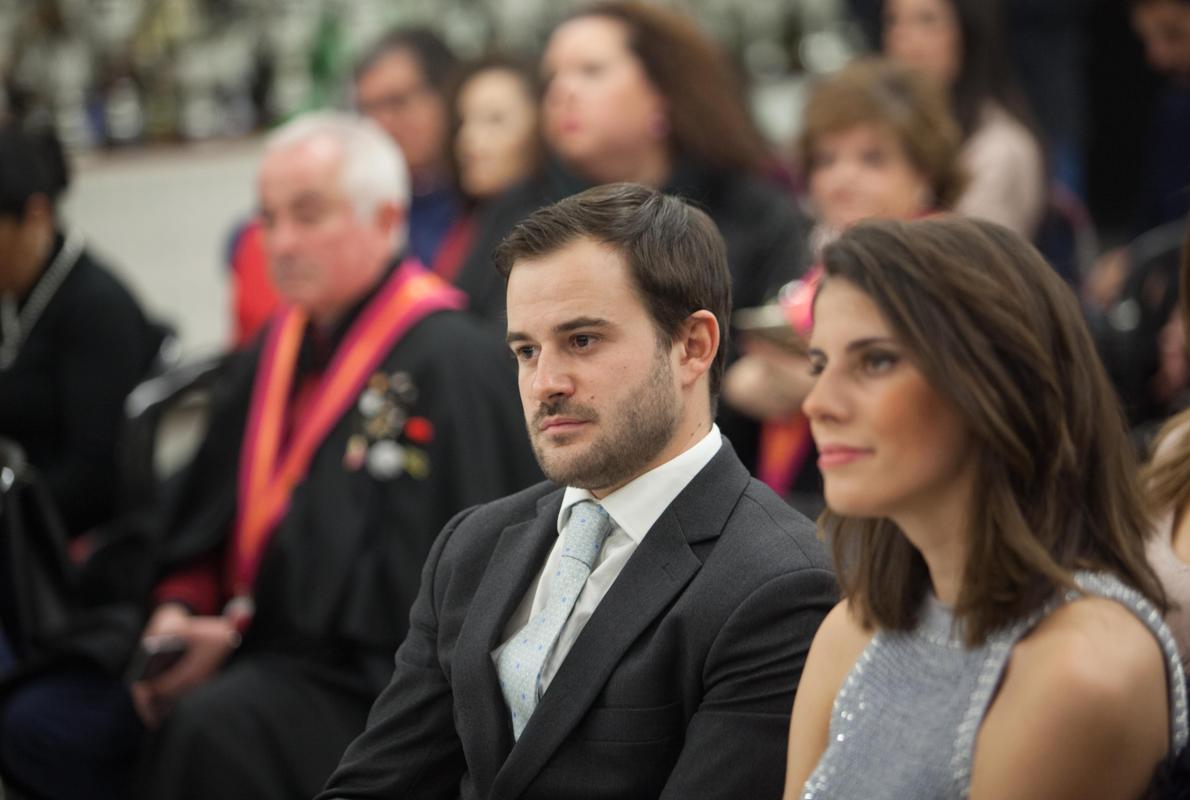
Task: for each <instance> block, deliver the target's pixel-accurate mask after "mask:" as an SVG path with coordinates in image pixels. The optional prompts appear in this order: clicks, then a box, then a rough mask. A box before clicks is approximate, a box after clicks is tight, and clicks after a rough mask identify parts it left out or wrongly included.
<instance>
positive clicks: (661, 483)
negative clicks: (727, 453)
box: [558, 424, 723, 545]
mask: <svg viewBox="0 0 1190 800" xmlns="http://www.w3.org/2000/svg"><path fill="white" fill-rule="evenodd" d="M722 444H723V437H722V436H721V435H720V433H719V426H718V425H714V424H712V425H711V430H710V432H709V433H708V434H707V435H706V436H704V437H702V439H700V440H699V441H698V442H697V443H696V444H694V445H693V446H692V447H689V448H687V449H686V450H684V451H682V452H681V453H680V454H678V455H676V456H674V457H673V458H671V459H670V460H669V461H666V462H665V463H664V464H661V465H660V466H657V467H654V468H653V469H651V470H649V471H648V472H646V473H645V474H644V475H641V476H639V477H637V478H634V479H633V480H632V481H630V482H629V483H627V484H625V485H624V486H621V487H620V488H619V489H616V490H615V491H614V492H612V493H611V494H609V495H608V496H607V497H605V498H603V499H602V500H596V499H595V497H594V496H593V495H592V494H591V493H590V492H589V491H587V490H586V489H579V488H577V487H574V486H567V487H566V491H565V492H563V494H562V508H561V509H560V510H559V511H558V533H559V534H561V532H562V528H563V527H565V525H566V523H567V521H568V520H569V519H570V509H571V508H572V507H573V506H574V504H575V503H578V502H581V501H583V500H590V501H592V502H595V503H599V504H600V505H601V506H603V509H604V510H605V511H607V513H608V515H609V516H611V518H612V520H613V521H614V522H615V523H616V525H617V526H618V527H619V528H620V529H621V530H623V531H624V533H626V534H628V536H629V538H631V539H632V541H634V542H635V543H636V544H638V545H639V544H640V543H641V541H642V540H643V539H644V538H645V534H646V533H648V532H649V529H650V528H652V527H653V523H655V522H656V521H657V519H658V517H660V516H661V515H662V513H664V512H665V509H667V508H669V504H670V503H672V502H673V501H674V498H676V497H677V496H678V495H679V494H681V492H682V490H683V489H685V488H686V485H687V484H688V483H690V481H692V480H694V476H695V475H697V474H698V473H699V472H700V471H702V468H703V467H705V466H706V465H707V464H708V463H710V460H711V459H712V458H714V457H715V454H716V453H718V452H719V448H720V446H722Z"/></svg>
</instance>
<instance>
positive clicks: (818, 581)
mask: <svg viewBox="0 0 1190 800" xmlns="http://www.w3.org/2000/svg"><path fill="white" fill-rule="evenodd" d="M561 501H562V490H561V489H559V488H558V487H557V486H556V485H553V484H549V483H546V484H541V485H539V486H536V487H533V488H531V489H527V490H525V491H523V492H521V493H519V494H515V495H512V496H510V497H506V498H504V499H502V500H498V501H496V502H494V503H489V504H487V505H483V506H479V507H477V508H474V509H470V510H468V511H464V512H462V513H461V514H459V515H458V516H456V517H455V518H454V519H453V520H452V521H451V522H450V524H448V525H447V527H446V529H445V530H444V531H443V532H442V534H441V535H440V536H439V538H438V540H437V542H436V543H435V545H434V547H433V550H432V551H431V553H430V556H429V559H428V561H427V562H426V565H425V569H424V571H423V573H422V584H421V591H420V593H419V595H418V598H417V601H416V602H415V603H414V606H413V611H412V612H411V629H410V632H409V635H408V637H407V638H406V639H405V642H404V643H403V644H402V645H401V647H400V649H398V650H397V655H396V670H395V672H394V673H393V678H392V681H391V683H390V684H389V686H388V688H387V689H385V691H384V693H383V694H382V695H381V696H380V698H379V699H378V700H377V701H376V704H375V706H374V707H373V709H372V713H371V716H370V718H369V720H368V728H367V730H366V731H365V732H364V733H363V734H362V735H361V736H360V737H359V738H358V739H357V740H356V741H355V742H354V743H353V744H352V745H351V746H350V747H349V748H348V750H347V752H346V754H345V755H344V757H343V761H342V763H341V764H340V766H339V768H338V769H337V770H336V771H335V773H334V775H333V776H332V777H331V779H330V782H329V783H328V785H327V789H326V791H324V792H323V794H322V795H320V799H321V800H329V799H330V798H351V799H352V800H356V799H357V798H359V799H361V800H362V798H376V799H377V800H379V799H380V798H384V799H385V800H391V798H403V799H411V798H434V799H435V800H437V799H438V798H457V797H462V798H466V800H478V798H490V799H491V800H496V799H497V798H499V800H511V799H512V798H541V799H542V800H546V799H547V798H548V800H562V799H563V798H575V799H576V800H577V799H579V798H581V799H582V800H588V799H589V800H596V799H597V798H609V799H610V798H617V800H624V798H646V797H648V798H653V797H666V798H682V800H687V799H688V798H724V800H727V799H729V798H730V800H740V799H741V798H743V800H764V799H765V798H777V797H780V795H781V788H782V781H783V779H784V773H785V752H786V748H785V745H786V739H787V731H788V724H789V712H790V709H791V707H792V705H793V695H794V691H795V689H796V687H797V683H798V679H799V678H800V676H801V671H802V666H803V665H804V663H805V659H806V654H807V651H808V650H809V648H810V641H811V639H812V638H813V636H814V632H815V631H816V630H817V628H818V625H819V623H820V622H821V621H822V618H823V617H824V616H825V615H826V613H827V611H829V610H830V608H831V606H832V605H833V604H834V602H835V599H836V591H837V587H836V584H835V579H834V574H833V573H832V571H831V567H830V560H829V558H828V556H827V555H826V553H825V551H824V549H823V547H822V545H821V543H820V542H819V541H818V540H817V539H816V537H815V534H814V526H813V525H812V524H811V523H810V522H809V520H807V519H806V518H805V517H803V516H801V515H800V514H798V513H797V512H796V511H793V510H792V509H790V508H789V507H788V506H786V505H785V503H784V502H782V501H781V499H780V498H778V497H777V496H776V495H775V494H774V493H773V492H772V491H770V490H769V489H768V487H766V486H764V485H763V484H761V483H758V482H757V481H755V480H752V479H751V478H750V476H749V475H748V472H747V470H746V469H745V468H744V466H743V465H742V464H741V463H740V461H739V459H738V458H736V455H735V453H734V451H733V450H732V449H731V445H729V444H728V443H727V442H726V440H724V443H723V447H722V448H721V449H720V451H719V453H718V454H717V455H716V456H715V457H714V458H713V459H712V460H711V462H710V463H709V464H707V466H706V467H704V468H703V470H702V471H701V472H699V474H698V475H697V476H695V478H694V480H693V481H691V483H690V484H689V485H688V486H687V487H686V488H685V489H684V490H683V491H682V493H681V494H680V495H678V497H677V499H675V500H674V502H673V503H672V504H671V505H670V506H669V508H667V509H666V510H665V512H664V513H663V514H662V515H661V517H660V518H659V519H658V520H657V522H656V524H655V525H654V526H653V527H652V529H651V530H650V531H649V534H648V535H647V536H646V537H645V539H644V540H643V541H642V542H641V544H640V546H639V547H638V548H637V550H636V552H635V553H633V555H632V557H631V558H630V559H629V561H628V563H627V564H626V565H625V567H624V571H623V572H621V573H620V576H619V578H618V579H617V580H616V582H615V583H614V584H613V585H612V587H611V588H610V589H609V590H608V592H607V594H606V595H605V596H604V598H603V600H602V602H601V603H600V604H599V607H598V608H597V609H596V610H595V613H594V614H593V615H592V617H591V619H590V620H589V621H588V623H587V625H586V627H584V628H583V631H582V633H581V634H580V635H579V637H578V639H577V641H576V642H575V643H574V647H573V648H572V649H571V651H570V652H569V654H567V656H566V658H565V660H564V661H563V662H562V664H561V666H560V668H559V669H558V671H557V674H556V675H555V677H554V679H553V680H552V682H551V683H550V685H549V687H548V689H547V690H546V692H545V694H544V695H543V697H542V698H541V702H540V704H539V705H538V706H537V709H536V711H535V712H534V714H533V716H532V718H531V719H530V720H529V723H528V725H527V726H526V728H525V730H524V732H523V734H522V735H521V738H520V739H519V740H517V741H515V742H514V740H513V736H512V725H511V722H510V720H509V713H508V709H507V707H506V706H505V704H504V700H503V697H502V696H501V694H500V688H499V685H498V683H497V677H496V669H495V665H494V664H493V662H492V657H491V653H492V650H494V649H495V648H496V647H497V646H498V645H499V644H500V642H501V641H502V640H503V634H504V627H505V623H506V622H507V620H508V619H509V617H510V616H511V615H512V614H513V613H514V612H515V610H516V608H517V605H518V604H519V603H520V602H521V600H522V599H523V598H524V597H525V594H526V592H527V591H528V588H529V586H530V584H531V583H532V581H533V579H534V577H535V576H536V574H537V572H538V571H539V570H540V568H541V565H542V563H543V562H544V561H545V558H546V555H547V553H548V552H549V550H550V547H551V546H552V544H553V543H554V541H555V540H556V537H557V535H558V534H557V516H558V509H559V507H560V505H561Z"/></svg>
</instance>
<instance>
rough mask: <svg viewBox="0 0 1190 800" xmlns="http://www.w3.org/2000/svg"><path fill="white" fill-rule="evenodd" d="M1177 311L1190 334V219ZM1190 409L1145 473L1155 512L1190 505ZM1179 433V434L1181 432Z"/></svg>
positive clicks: (1174, 422) (1161, 439) (1169, 428)
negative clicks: (1189, 432) (1189, 428)
mask: <svg viewBox="0 0 1190 800" xmlns="http://www.w3.org/2000/svg"><path fill="white" fill-rule="evenodd" d="M1179 273H1180V274H1179V275H1178V280H1179V281H1180V283H1179V284H1178V310H1179V312H1180V313H1181V315H1182V324H1183V325H1184V326H1185V330H1186V331H1187V332H1190V216H1188V217H1187V218H1186V241H1185V243H1184V244H1183V245H1182V264H1181V267H1180V268H1179ZM1188 425H1190V409H1186V410H1185V411H1182V412H1181V413H1179V414H1176V415H1174V416H1173V418H1171V419H1170V420H1169V421H1168V422H1166V423H1165V425H1164V426H1162V428H1161V432H1160V433H1159V434H1157V440H1156V442H1155V443H1154V446H1153V460H1152V462H1151V463H1150V464H1149V466H1148V468H1147V469H1146V470H1145V472H1144V485H1145V490H1146V491H1147V493H1148V500H1149V508H1150V509H1151V510H1153V511H1155V512H1160V511H1178V510H1180V509H1182V508H1184V507H1185V506H1186V504H1187V503H1190V434H1188V433H1187V431H1186V427H1187V426H1188ZM1179 431H1180V433H1179Z"/></svg>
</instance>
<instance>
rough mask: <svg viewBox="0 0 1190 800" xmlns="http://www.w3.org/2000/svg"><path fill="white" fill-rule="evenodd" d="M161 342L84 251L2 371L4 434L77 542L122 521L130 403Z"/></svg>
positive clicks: (121, 288)
mask: <svg viewBox="0 0 1190 800" xmlns="http://www.w3.org/2000/svg"><path fill="white" fill-rule="evenodd" d="M62 243H63V239H62V237H61V236H58V237H57V239H56V242H55V245H54V250H53V254H52V255H51V256H50V258H51V259H52V258H53V257H54V256H56V255H57V254H58V253H59V252H60V251H61V249H62ZM0 268H2V265H0ZM43 277H44V276H43ZM39 281H40V279H39ZM31 293H32V290H31V291H30V294H31ZM27 299H28V295H26V298H25V299H24V300H22V301H21V302H20V304H19V305H20V307H21V308H22V309H23V308H24V303H25V301H26V300H27ZM2 336H3V333H2V332H0V337H2ZM160 340H161V335H160V333H156V332H154V330H153V329H152V327H151V326H150V325H149V323H148V321H147V320H146V319H145V315H144V313H143V312H142V311H141V308H140V306H139V305H138V304H137V302H136V300H135V299H134V298H133V296H132V294H131V293H130V292H129V291H128V289H127V288H126V287H125V286H124V284H123V283H121V282H120V281H119V280H118V279H117V278H116V277H115V276H114V275H113V274H112V273H111V272H110V271H109V270H108V269H107V268H105V267H104V266H103V265H102V264H100V263H99V262H97V261H96V260H95V259H94V258H92V256H91V255H90V253H88V252H87V251H85V250H84V251H83V252H82V253H81V254H80V255H79V257H78V261H77V262H76V263H75V265H74V267H73V269H71V271H70V273H69V274H68V275H67V276H66V278H65V280H64V281H63V282H62V285H61V286H60V287H58V290H57V291H56V292H55V293H54V295H53V297H52V298H51V299H50V301H49V303H48V304H47V305H46V307H45V310H44V311H43V312H42V314H41V316H40V318H39V319H38V320H37V322H36V324H35V325H34V326H33V328H32V329H31V330H30V331H28V333H27V335H26V338H25V340H24V342H23V343H22V345H21V347H20V351H19V354H18V355H17V358H16V360H15V361H14V362H13V363H12V365H11V366H10V367H9V368H8V369H0V436H5V437H8V438H11V439H13V440H15V441H16V442H17V443H19V444H20V445H21V447H23V448H24V450H25V454H26V455H27V457H28V459H29V463H30V464H32V465H33V467H34V468H35V469H36V470H37V473H38V475H39V476H40V478H41V480H42V481H43V482H44V485H45V486H46V488H47V489H48V490H49V492H50V495H51V496H52V497H53V500H54V504H55V506H56V507H57V510H58V511H59V512H60V513H61V515H62V518H63V521H64V522H65V525H66V529H67V531H68V533H69V534H70V535H72V536H74V535H78V534H81V533H83V532H85V531H87V530H89V529H91V528H93V527H95V526H96V525H99V524H102V523H105V522H107V521H108V520H110V519H111V518H112V516H113V515H114V514H115V513H116V510H117V509H116V502H115V500H116V494H117V491H116V490H117V472H116V441H117V439H118V437H119V434H120V429H121V425H122V424H123V421H124V398H125V397H127V395H128V393H129V392H130V391H131V390H132V388H133V387H134V386H135V385H136V384H137V382H138V381H140V380H142V379H143V378H144V377H145V376H146V373H147V371H148V369H149V364H150V362H151V360H152V359H153V356H154V355H155V351H156V348H157V346H158V344H159V343H160Z"/></svg>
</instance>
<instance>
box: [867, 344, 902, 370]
mask: <svg viewBox="0 0 1190 800" xmlns="http://www.w3.org/2000/svg"><path fill="white" fill-rule="evenodd" d="M898 361H900V358H899V357H898V356H897V355H896V354H895V353H885V352H882V351H878V350H873V351H869V352H867V353H864V356H863V361H862V364H863V368H864V371H865V372H867V373H869V374H872V375H878V374H880V373H883V372H888V371H889V370H890V369H892V368H893V367H894V366H896V364H897V362H898Z"/></svg>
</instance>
